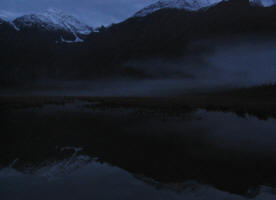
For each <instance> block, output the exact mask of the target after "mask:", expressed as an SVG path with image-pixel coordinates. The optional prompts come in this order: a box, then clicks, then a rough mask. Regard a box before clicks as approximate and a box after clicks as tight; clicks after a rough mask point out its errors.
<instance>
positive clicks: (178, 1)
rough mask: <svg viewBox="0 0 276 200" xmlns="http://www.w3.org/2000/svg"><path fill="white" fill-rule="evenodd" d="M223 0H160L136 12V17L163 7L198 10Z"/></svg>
mask: <svg viewBox="0 0 276 200" xmlns="http://www.w3.org/2000/svg"><path fill="white" fill-rule="evenodd" d="M221 1H222V0H159V1H158V2H157V3H154V4H151V5H149V6H148V7H145V8H144V9H142V10H140V11H139V12H137V13H136V14H135V16H136V17H139V16H146V15H148V14H150V13H153V12H155V11H157V10H160V9H163V8H177V9H185V10H189V11H196V10H199V9H201V8H204V7H209V6H211V5H215V4H217V3H219V2H221Z"/></svg>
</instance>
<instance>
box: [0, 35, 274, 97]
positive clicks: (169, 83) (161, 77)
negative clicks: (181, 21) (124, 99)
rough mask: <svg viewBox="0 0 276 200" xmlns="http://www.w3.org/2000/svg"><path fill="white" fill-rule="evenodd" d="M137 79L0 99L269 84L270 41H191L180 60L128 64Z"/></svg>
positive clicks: (52, 84)
mask: <svg viewBox="0 0 276 200" xmlns="http://www.w3.org/2000/svg"><path fill="white" fill-rule="evenodd" d="M124 67H126V68H129V69H130V70H133V71H136V72H138V74H143V76H144V78H143V79H134V78H129V77H121V78H116V79H112V80H111V79H108V80H107V79H106V80H105V79H102V80H94V81H62V82H61V81H40V83H39V84H37V85H36V86H35V87H26V88H21V89H20V90H18V89H17V90H16V91H13V90H10V89H9V90H2V91H1V94H2V95H62V96H64V95H69V96H75V95H77V96H171V95H182V94H185V93H189V92H208V91H211V90H218V89H220V90H222V89H226V88H235V87H245V86H246V87H247V86H253V85H261V84H267V83H275V82H276V81H275V77H276V38H273V37H270V36H254V37H253V36H252V37H242V36H237V37H231V38H220V39H209V40H204V41H197V42H194V43H193V44H191V45H190V47H189V51H188V53H186V55H185V56H183V57H182V58H170V59H163V58H154V59H145V60H132V61H128V62H127V63H125V66H124Z"/></svg>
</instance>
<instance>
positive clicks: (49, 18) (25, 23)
mask: <svg viewBox="0 0 276 200" xmlns="http://www.w3.org/2000/svg"><path fill="white" fill-rule="evenodd" d="M13 22H14V24H15V25H16V26H17V27H18V28H19V29H20V30H22V29H36V30H41V31H46V32H59V33H60V35H61V37H62V39H61V40H63V41H66V40H64V39H63V38H64V37H65V38H68V39H73V38H75V41H76V42H78V41H82V39H83V38H85V36H86V35H88V34H90V33H91V32H92V28H91V27H89V26H88V25H86V24H84V23H82V22H80V21H79V20H77V19H76V18H75V17H73V16H70V15H67V14H65V13H63V12H61V11H59V10H56V9H49V10H48V11H47V12H45V13H41V14H30V15H24V16H22V17H19V18H17V19H15V20H14V21H13ZM68 35H70V36H69V37H68Z"/></svg>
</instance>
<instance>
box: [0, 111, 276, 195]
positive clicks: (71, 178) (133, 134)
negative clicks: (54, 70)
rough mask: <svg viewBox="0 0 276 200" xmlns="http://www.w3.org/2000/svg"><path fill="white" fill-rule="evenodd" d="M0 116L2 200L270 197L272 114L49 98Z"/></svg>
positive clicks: (274, 179) (275, 161) (274, 156)
mask: <svg viewBox="0 0 276 200" xmlns="http://www.w3.org/2000/svg"><path fill="white" fill-rule="evenodd" d="M1 121H2V122H4V123H3V125H2V127H1V129H2V130H1V133H2V134H3V133H5V135H4V134H3V135H2V138H3V139H2V140H1V145H0V150H1V151H0V168H1V170H0V196H1V200H2V199H3V200H5V199H18V198H21V199H76V198H77V199H183V198H186V199H246V198H252V199H274V198H275V196H276V195H274V194H275V190H274V188H275V186H276V173H275V167H276V147H275V141H276V134H275V133H276V123H275V120H273V119H269V120H267V121H260V120H258V119H257V118H255V117H250V116H248V117H247V118H239V117H237V116H236V115H234V114H231V113H219V112H205V111H202V110H199V111H197V112H193V113H186V114H183V116H181V117H175V116H173V117H172V116H165V115H163V114H162V113H160V114H143V116H141V115H139V114H137V112H136V111H135V110H124V109H113V110H94V111H92V110H90V109H88V108H79V107H66V106H49V107H46V108H34V109H26V110H20V111H13V112H5V113H3V114H1Z"/></svg>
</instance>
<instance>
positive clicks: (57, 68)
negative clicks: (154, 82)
mask: <svg viewBox="0 0 276 200" xmlns="http://www.w3.org/2000/svg"><path fill="white" fill-rule="evenodd" d="M1 27H2V25H1V24H0V29H1ZM36 31H37V32H36ZM8 32H9V31H8ZM11 32H12V33H11ZM38 32H39V33H38ZM34 33H35V34H34ZM275 33H276V6H272V7H260V6H253V5H252V4H250V3H249V1H248V0H230V1H223V2H221V3H218V4H217V5H215V6H213V7H210V8H208V9H200V10H198V11H194V12H191V11H187V10H184V9H171V8H166V9H161V10H158V11H156V12H154V13H151V14H149V15H146V16H144V17H132V18H129V19H127V20H125V21H123V22H121V23H118V24H114V25H112V26H110V27H108V28H105V27H103V28H101V29H100V30H99V32H92V33H91V34H90V35H89V36H88V37H87V38H86V39H85V41H84V42H83V43H76V44H74V43H72V44H64V43H63V44H62V43H56V42H49V41H50V40H52V41H54V40H56V38H55V37H56V35H55V34H56V33H49V32H45V33H44V32H40V31H38V30H37V29H36V27H32V28H31V29H26V30H23V31H19V32H16V31H12V30H10V32H9V33H8V34H6V35H5V36H2V35H1V38H5V37H7V38H9V43H8V49H9V50H10V51H6V49H5V50H3V48H2V47H1V52H2V51H3V52H4V51H5V52H4V55H5V59H1V60H2V61H1V66H4V67H5V66H8V67H7V68H5V69H4V70H3V67H2V71H4V73H2V74H6V73H8V74H9V76H7V75H5V76H4V78H7V77H10V79H11V80H12V79H17V80H24V77H25V76H27V77H28V76H29V74H28V73H31V74H32V75H31V76H29V77H32V78H27V79H29V80H30V79H39V78H41V77H45V78H50V79H68V78H69V79H94V78H100V77H108V76H129V75H130V76H139V77H143V76H144V74H143V72H139V71H135V70H133V69H128V68H127V67H126V66H125V65H124V63H125V62H127V61H129V60H132V59H142V58H151V57H169V58H172V57H179V56H182V55H185V53H187V51H188V46H189V44H190V43H192V42H193V41H197V40H200V39H206V38H216V37H222V38H224V37H225V38H226V37H227V36H231V35H252V34H253V35H254V34H258V35H262V34H271V35H273V34H275ZM1 34H2V31H1ZM7 38H5V39H4V40H3V41H2V40H1V42H4V43H5V41H6V39H7ZM1 46H2V45H1ZM4 46H5V45H4ZM11 52H12V53H11ZM2 55H3V54H2ZM15 68H16V69H17V72H14V71H13V70H14V69H15ZM26 68H28V69H26ZM18 71H21V72H22V76H18V74H19V73H18ZM15 77H17V78H15ZM18 77H20V78H18ZM1 79H2V77H1Z"/></svg>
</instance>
